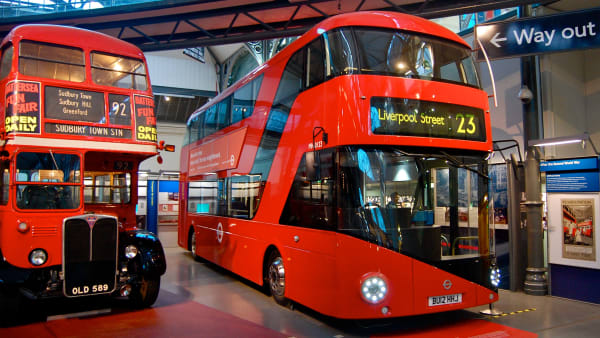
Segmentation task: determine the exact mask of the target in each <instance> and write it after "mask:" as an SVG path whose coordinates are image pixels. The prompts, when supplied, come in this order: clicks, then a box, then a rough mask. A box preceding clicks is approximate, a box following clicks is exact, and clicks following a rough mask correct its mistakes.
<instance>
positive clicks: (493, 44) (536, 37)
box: [475, 8, 600, 60]
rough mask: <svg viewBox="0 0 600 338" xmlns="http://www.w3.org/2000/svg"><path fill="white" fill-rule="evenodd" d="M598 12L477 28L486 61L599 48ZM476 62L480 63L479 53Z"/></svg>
mask: <svg viewBox="0 0 600 338" xmlns="http://www.w3.org/2000/svg"><path fill="white" fill-rule="evenodd" d="M598 18H600V8H594V9H590V10H586V11H581V12H571V13H566V14H557V15H548V16H542V17H531V18H526V19H521V20H513V21H504V22H497V23H490V24H482V25H477V26H476V28H475V35H476V39H479V41H481V44H482V45H483V47H484V48H485V51H486V53H487V55H488V57H489V58H490V59H499V58H506V57H515V56H521V55H531V54H541V53H549V52H560V51H566V50H574V49H588V48H597V47H600V21H599V20H598ZM477 58H478V59H479V60H482V59H483V53H482V52H481V50H480V51H479V53H478V55H477Z"/></svg>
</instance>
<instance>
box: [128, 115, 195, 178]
mask: <svg viewBox="0 0 600 338" xmlns="http://www.w3.org/2000/svg"><path fill="white" fill-rule="evenodd" d="M156 127H157V130H156V132H157V134H158V139H159V141H160V140H164V141H165V143H166V144H173V145H175V151H174V152H172V153H171V152H166V151H161V152H160V156H161V157H162V158H163V163H162V164H159V163H158V161H157V160H156V156H153V157H151V158H149V159H146V160H145V161H143V162H142V163H141V164H140V168H139V170H143V171H149V172H152V173H159V172H161V171H163V172H164V171H179V156H180V154H181V146H182V144H183V138H184V136H185V124H175V123H159V124H158V125H157V126H156Z"/></svg>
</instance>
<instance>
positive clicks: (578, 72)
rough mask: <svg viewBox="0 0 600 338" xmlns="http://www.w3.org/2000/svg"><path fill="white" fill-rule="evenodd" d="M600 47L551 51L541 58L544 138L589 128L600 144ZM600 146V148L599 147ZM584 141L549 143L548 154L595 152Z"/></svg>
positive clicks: (582, 154)
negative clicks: (563, 143)
mask: <svg viewBox="0 0 600 338" xmlns="http://www.w3.org/2000/svg"><path fill="white" fill-rule="evenodd" d="M598 59H600V49H598V48H596V49H589V50H585V51H573V52H565V53H556V54H547V55H544V56H542V57H541V58H540V71H541V76H542V94H543V96H542V97H543V99H542V102H543V108H544V110H543V119H544V138H553V137H565V136H574V135H580V134H582V133H584V132H587V133H588V134H589V135H590V137H591V139H592V142H593V143H594V145H599V146H600V116H599V115H600V114H599V113H600V66H599V65H598V62H597V60H598ZM599 149H600V148H599ZM593 154H594V153H593V151H592V148H591V147H590V146H589V145H588V146H586V147H585V148H583V147H582V145H581V144H579V143H577V144H574V145H561V146H557V147H545V148H544V155H545V158H547V159H548V158H565V157H577V156H590V155H593Z"/></svg>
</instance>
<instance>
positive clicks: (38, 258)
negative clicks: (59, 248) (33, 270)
mask: <svg viewBox="0 0 600 338" xmlns="http://www.w3.org/2000/svg"><path fill="white" fill-rule="evenodd" d="M47 260H48V254H47V253H46V251H45V250H44V249H35V250H33V251H31V253H29V262H30V263H31V264H33V265H35V266H40V265H42V264H44V263H46V261H47Z"/></svg>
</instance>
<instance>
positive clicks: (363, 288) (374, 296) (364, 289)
mask: <svg viewBox="0 0 600 338" xmlns="http://www.w3.org/2000/svg"><path fill="white" fill-rule="evenodd" d="M387 293H388V286H387V283H386V281H385V279H383V278H382V277H381V276H371V277H368V278H367V279H365V280H363V282H362V283H360V294H361V295H362V298H363V299H364V300H365V301H366V302H367V303H371V304H377V303H379V302H381V301H382V300H383V299H384V298H385V297H386V296H387Z"/></svg>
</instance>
